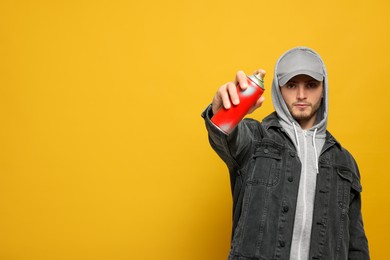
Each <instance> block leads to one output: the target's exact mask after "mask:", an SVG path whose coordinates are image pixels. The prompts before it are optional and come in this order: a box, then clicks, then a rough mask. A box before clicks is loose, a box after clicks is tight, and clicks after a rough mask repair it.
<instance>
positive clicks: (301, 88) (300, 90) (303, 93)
mask: <svg viewBox="0 0 390 260" xmlns="http://www.w3.org/2000/svg"><path fill="white" fill-rule="evenodd" d="M305 98H306V91H305V87H304V86H302V85H299V86H298V89H297V99H305Z"/></svg>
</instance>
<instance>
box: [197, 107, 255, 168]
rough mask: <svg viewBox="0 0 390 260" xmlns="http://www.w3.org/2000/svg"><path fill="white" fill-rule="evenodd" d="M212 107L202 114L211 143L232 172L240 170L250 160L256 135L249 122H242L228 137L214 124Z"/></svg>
mask: <svg viewBox="0 0 390 260" xmlns="http://www.w3.org/2000/svg"><path fill="white" fill-rule="evenodd" d="M212 116H213V113H212V109H211V105H210V106H208V107H207V108H206V109H205V110H204V112H203V113H202V117H203V118H204V120H205V124H206V129H207V131H208V136H209V142H210V145H211V147H212V148H213V149H214V150H215V152H216V153H217V154H218V155H219V157H221V159H222V160H223V161H224V162H225V163H226V165H227V166H228V168H229V170H230V171H235V170H237V169H240V168H241V166H242V165H244V164H245V162H246V161H247V160H248V159H249V158H250V153H251V150H252V149H253V143H254V142H253V140H254V133H253V131H252V130H251V128H250V127H249V126H248V123H247V120H245V119H244V120H242V121H241V122H240V123H239V124H238V126H237V127H236V128H235V129H234V130H233V132H232V133H230V134H229V135H226V134H225V133H223V132H222V131H220V130H219V129H218V128H217V127H216V126H215V125H214V124H213V123H212V122H211V120H210V119H211V117H212Z"/></svg>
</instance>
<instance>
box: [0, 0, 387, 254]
mask: <svg viewBox="0 0 390 260" xmlns="http://www.w3.org/2000/svg"><path fill="white" fill-rule="evenodd" d="M389 28H390V18H389V4H388V1H385V0H373V1H360V0H358V1H338V0H330V1H312V0H310V1H309V0H302V1H286V0H280V1H264V0H261V1H260V0H256V1H255V0H243V1H232V0H189V1H184V0H183V1H179V0H165V1H115V0H111V1H108V0H107V1H74V0H70V1H40V0H37V1H11V0H2V1H1V2H0V116H1V117H0V122H1V123H0V148H1V149H0V259H1V260H35V259H36V260H57V259H58V260H63V259H72V260H73V259H83V260H86V259H94V260H95V259H96V260H98V259H115V260H116V259H118V260H119V259H142V260H144V259H145V260H148V259H186V260H191V259H194V260H195V259H196V260H199V259H210V260H211V259H226V256H227V253H228V250H229V240H230V229H231V196H230V187H229V180H228V174H227V170H226V167H225V165H224V164H223V163H222V162H221V161H220V159H219V158H218V157H217V155H215V154H214V152H213V151H212V150H211V148H210V146H209V144H208V140H207V136H206V131H205V129H204V125H203V121H202V119H201V117H200V114H201V112H202V110H203V109H204V108H205V107H206V106H207V105H208V104H209V103H210V101H211V99H212V97H213V95H214V93H215V91H216V90H217V88H218V87H219V86H220V85H222V84H223V83H225V82H227V81H231V80H233V79H234V76H235V73H236V71H237V70H239V69H242V70H244V71H246V72H247V73H251V72H253V71H254V70H256V69H257V68H259V67H261V68H264V69H266V70H267V71H268V75H267V77H266V83H265V85H266V88H267V90H266V92H265V94H264V95H265V97H266V99H267V100H266V101H267V102H266V103H265V104H264V106H263V107H262V108H261V109H260V110H258V111H256V112H255V113H254V114H253V115H252V116H253V117H255V118H257V119H260V120H261V119H262V118H263V117H264V116H265V115H267V114H268V113H270V112H271V111H272V110H273V107H272V102H271V91H270V87H271V80H272V75H273V66H274V63H275V61H276V59H277V58H278V57H279V56H280V55H281V54H282V53H283V52H284V51H286V50H287V49H290V48H292V47H295V46H298V45H306V46H309V47H312V48H313V49H315V50H316V51H317V52H319V53H320V54H321V56H322V57H323V59H324V61H325V63H326V65H327V68H328V73H329V82H330V115H329V130H330V131H331V132H332V133H333V134H334V135H335V136H336V138H337V139H338V140H340V141H341V142H342V144H343V145H344V146H345V147H346V148H347V149H349V150H350V151H351V152H352V153H353V154H354V156H355V158H356V160H357V161H358V163H359V166H360V170H361V174H362V183H363V194H362V196H363V214H364V221H365V227H366V232H367V235H368V238H369V244H370V249H371V254H372V259H387V258H388V249H387V246H388V236H389V232H390V228H389V224H388V219H389V217H390V209H389V199H390V195H389V183H390V175H389V170H388V168H389V166H388V164H389V161H388V155H389V152H388V151H389V145H390V142H389V127H390V121H389V115H388V112H389V109H388V104H389V96H390V92H389V83H388V82H389V79H388V76H389V72H388V64H389V60H390V55H389V50H388V48H389V46H390V40H389V37H388V31H389Z"/></svg>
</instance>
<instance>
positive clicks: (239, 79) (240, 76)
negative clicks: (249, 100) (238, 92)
mask: <svg viewBox="0 0 390 260" xmlns="http://www.w3.org/2000/svg"><path fill="white" fill-rule="evenodd" d="M235 83H236V84H239V85H240V88H241V89H242V90H245V89H246V88H247V87H248V79H247V77H246V74H245V72H243V71H242V70H239V71H238V72H237V74H236V80H235Z"/></svg>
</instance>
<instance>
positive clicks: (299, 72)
mask: <svg viewBox="0 0 390 260" xmlns="http://www.w3.org/2000/svg"><path fill="white" fill-rule="evenodd" d="M302 74H303V75H308V76H310V77H312V78H314V79H315V80H318V81H322V80H323V79H324V75H323V74H322V73H317V72H314V71H310V70H297V71H294V72H290V73H287V74H286V75H283V77H282V78H280V79H279V86H280V87H281V86H284V85H286V83H287V82H288V81H289V80H290V79H292V78H293V77H295V76H297V75H302Z"/></svg>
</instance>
